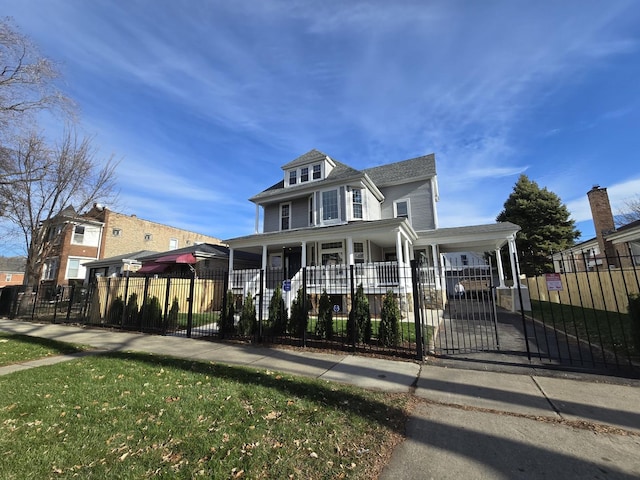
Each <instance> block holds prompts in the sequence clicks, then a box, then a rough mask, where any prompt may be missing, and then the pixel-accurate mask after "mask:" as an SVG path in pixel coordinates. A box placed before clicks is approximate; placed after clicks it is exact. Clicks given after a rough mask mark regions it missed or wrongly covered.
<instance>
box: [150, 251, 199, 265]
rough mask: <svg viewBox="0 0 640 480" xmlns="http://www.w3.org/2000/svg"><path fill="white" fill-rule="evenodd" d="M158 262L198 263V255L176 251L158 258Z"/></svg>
mask: <svg viewBox="0 0 640 480" xmlns="http://www.w3.org/2000/svg"><path fill="white" fill-rule="evenodd" d="M156 263H190V264H192V265H193V264H194V263H196V257H194V256H193V253H174V254H171V255H165V256H164V257H160V258H158V259H157V260H156Z"/></svg>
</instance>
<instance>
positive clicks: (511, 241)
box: [509, 235, 520, 288]
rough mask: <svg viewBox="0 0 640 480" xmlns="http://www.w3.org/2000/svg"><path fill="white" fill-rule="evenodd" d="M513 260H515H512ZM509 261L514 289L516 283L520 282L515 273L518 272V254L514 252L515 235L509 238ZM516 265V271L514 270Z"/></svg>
mask: <svg viewBox="0 0 640 480" xmlns="http://www.w3.org/2000/svg"><path fill="white" fill-rule="evenodd" d="M514 258H515V260H514ZM509 261H510V262H511V276H512V277H513V286H514V288H515V287H517V286H518V284H517V283H516V282H520V279H519V278H518V275H517V273H516V272H519V271H520V265H519V263H518V252H517V251H516V237H515V235H510V236H509ZM516 265H517V266H518V269H517V270H516Z"/></svg>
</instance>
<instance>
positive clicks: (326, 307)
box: [316, 290, 333, 340]
mask: <svg viewBox="0 0 640 480" xmlns="http://www.w3.org/2000/svg"><path fill="white" fill-rule="evenodd" d="M316 335H317V336H318V337H320V338H326V339H327V340H331V339H332V338H333V309H332V308H331V298H329V294H327V291H326V290H323V291H322V295H320V301H319V303H318V322H317V323H316Z"/></svg>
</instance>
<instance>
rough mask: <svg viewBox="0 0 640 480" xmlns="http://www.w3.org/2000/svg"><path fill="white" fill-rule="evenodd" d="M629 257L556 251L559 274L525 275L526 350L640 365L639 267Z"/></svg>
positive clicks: (598, 365)
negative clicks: (526, 276)
mask: <svg viewBox="0 0 640 480" xmlns="http://www.w3.org/2000/svg"><path fill="white" fill-rule="evenodd" d="M635 260H636V258H634V257H633V256H621V255H616V256H615V257H605V256H597V257H596V256H593V255H590V254H589V253H588V252H581V253H580V254H577V255H575V254H573V255H556V256H555V262H556V269H557V270H559V271H560V272H562V273H552V274H546V275H541V276H538V277H535V278H527V279H526V281H525V282H523V283H524V284H525V285H526V287H527V288H528V294H529V297H530V300H531V305H530V307H529V306H527V305H523V307H524V308H523V328H524V329H525V335H526V338H527V339H528V340H529V343H528V345H530V346H531V351H530V352H529V353H530V355H532V356H535V357H538V358H539V359H546V360H549V361H552V362H557V363H560V364H568V365H573V366H579V367H586V368H595V369H617V370H625V369H631V370H640V267H638V266H637V264H636V261H635Z"/></svg>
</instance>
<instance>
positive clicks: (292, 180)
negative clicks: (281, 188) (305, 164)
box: [289, 170, 297, 185]
mask: <svg viewBox="0 0 640 480" xmlns="http://www.w3.org/2000/svg"><path fill="white" fill-rule="evenodd" d="M296 174H297V171H296V170H291V171H290V172H289V185H295V184H296Z"/></svg>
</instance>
